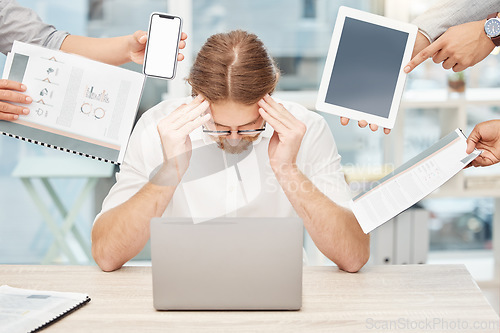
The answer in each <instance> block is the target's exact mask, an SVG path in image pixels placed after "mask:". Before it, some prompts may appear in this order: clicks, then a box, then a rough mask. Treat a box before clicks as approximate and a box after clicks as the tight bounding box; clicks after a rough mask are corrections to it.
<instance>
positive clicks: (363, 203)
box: [351, 129, 481, 233]
mask: <svg viewBox="0 0 500 333" xmlns="http://www.w3.org/2000/svg"><path fill="white" fill-rule="evenodd" d="M466 140H467V138H466V136H465V135H464V134H463V133H462V131H461V130H460V129H456V130H455V131H454V132H452V133H450V134H448V135H447V136H445V137H444V138H442V139H441V140H439V141H438V142H437V143H435V144H434V145H433V146H431V147H430V148H428V149H427V150H425V151H424V152H422V153H421V154H419V155H417V156H416V157H414V158H413V159H411V160H409V161H408V162H406V163H405V164H403V165H402V166H401V167H399V168H397V169H396V170H394V171H393V172H391V173H390V174H389V175H387V176H385V177H384V178H382V179H381V180H379V181H378V182H376V183H375V184H374V185H373V186H372V188H371V189H370V190H368V191H365V192H364V193H361V194H359V195H357V196H356V197H355V198H353V199H352V201H351V208H352V211H353V213H354V215H355V216H356V218H357V219H358V222H359V224H360V226H361V228H362V229H363V231H364V232H365V233H369V232H370V231H372V230H373V229H375V228H377V227H378V226H380V225H382V224H383V223H385V222H387V221H389V220H390V219H391V218H393V217H394V216H396V215H398V214H399V213H401V212H402V211H404V210H405V209H407V208H409V207H411V206H412V205H414V204H415V203H417V202H418V201H420V200H422V199H423V198H424V197H425V196H427V195H428V194H430V193H431V192H433V191H434V190H435V189H437V188H438V187H440V186H441V185H443V184H444V183H445V182H446V181H448V180H449V179H450V178H451V177H453V176H454V175H455V174H457V173H458V172H459V171H460V170H462V169H463V168H464V167H465V166H466V165H467V164H469V163H470V162H471V161H473V160H474V159H475V158H476V157H477V156H479V154H480V153H481V151H479V150H475V151H474V152H472V153H471V154H467V153H466V152H465V150H466V148H467V142H466Z"/></svg>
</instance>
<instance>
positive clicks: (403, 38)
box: [316, 7, 418, 133]
mask: <svg viewBox="0 0 500 333" xmlns="http://www.w3.org/2000/svg"><path fill="white" fill-rule="evenodd" d="M417 30H418V29H417V27H416V26H414V25H412V24H408V23H403V22H399V21H395V20H392V19H388V18H386V17H382V16H379V15H375V14H371V13H366V12H363V11H359V10H355V9H352V8H347V7H340V9H339V12H338V16H337V21H336V23H335V28H334V30H333V35H332V40H331V43H330V49H329V52H328V57H327V60H326V64H325V69H324V71H323V76H322V79H321V84H320V88H319V93H318V98H317V101H316V108H317V110H319V111H324V112H328V113H331V114H335V115H339V116H341V117H344V118H350V119H355V120H360V125H364V126H366V124H368V122H369V123H370V124H371V125H370V127H371V129H372V130H376V129H377V128H378V126H383V127H385V128H386V133H388V130H390V129H391V128H392V127H393V126H394V122H395V120H396V115H397V111H398V108H399V103H400V101H401V96H402V94H403V88H404V84H405V81H406V74H405V73H404V71H403V67H404V65H406V63H408V61H409V60H410V58H411V53H412V50H413V46H414V43H415V38H416V35H417ZM345 120H346V119H343V121H344V122H345ZM347 121H348V120H347ZM362 121H365V122H362Z"/></svg>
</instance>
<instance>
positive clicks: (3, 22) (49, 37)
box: [0, 0, 68, 54]
mask: <svg viewBox="0 0 500 333" xmlns="http://www.w3.org/2000/svg"><path fill="white" fill-rule="evenodd" d="M0 29H1V32H0V52H2V53H4V54H7V52H10V50H11V49H12V44H13V43H14V41H15V40H18V41H21V42H25V43H32V44H37V45H41V46H44V47H47V48H50V49H55V50H58V49H60V48H61V44H62V43H63V41H64V39H65V38H66V36H68V33H67V32H63V31H58V30H56V28H55V27H54V26H52V25H50V24H46V23H44V22H42V20H41V19H40V17H38V15H37V14H36V13H35V12H34V11H33V10H31V9H29V8H26V7H22V6H20V5H19V4H18V3H17V2H16V1H15V0H0Z"/></svg>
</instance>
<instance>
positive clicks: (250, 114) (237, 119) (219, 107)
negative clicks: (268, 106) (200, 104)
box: [205, 101, 264, 154]
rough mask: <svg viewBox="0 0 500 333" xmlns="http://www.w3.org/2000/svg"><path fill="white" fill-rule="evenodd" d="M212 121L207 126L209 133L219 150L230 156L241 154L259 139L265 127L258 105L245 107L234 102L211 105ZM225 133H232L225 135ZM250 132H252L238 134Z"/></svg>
mask: <svg viewBox="0 0 500 333" xmlns="http://www.w3.org/2000/svg"><path fill="white" fill-rule="evenodd" d="M210 110H211V112H212V119H211V120H210V121H209V122H208V123H207V124H206V125H205V128H206V129H207V130H209V131H217V132H218V133H212V134H211V133H208V134H209V135H210V136H211V137H212V138H213V139H214V141H215V142H216V143H217V145H218V146H219V148H221V149H223V150H224V151H226V152H228V153H230V154H239V153H241V152H243V151H245V150H246V149H248V147H249V146H250V145H251V144H252V142H253V141H255V140H256V139H257V137H258V136H259V135H260V133H261V132H259V131H255V132H254V131H253V130H260V129H262V128H263V126H264V119H262V117H261V116H260V114H259V106H258V105H257V104H252V105H245V104H239V103H235V102H233V101H225V102H217V103H212V104H210ZM224 131H230V133H225V132H224ZM238 131H250V132H238Z"/></svg>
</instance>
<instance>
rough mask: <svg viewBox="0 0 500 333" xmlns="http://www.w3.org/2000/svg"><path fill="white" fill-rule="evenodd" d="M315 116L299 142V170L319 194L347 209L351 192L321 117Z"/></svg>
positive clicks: (330, 134)
mask: <svg viewBox="0 0 500 333" xmlns="http://www.w3.org/2000/svg"><path fill="white" fill-rule="evenodd" d="M315 116H316V117H315V118H316V119H314V121H313V122H312V123H310V124H308V129H307V133H306V135H305V136H304V139H303V141H302V145H301V147H302V148H301V154H302V156H301V158H300V160H301V164H302V168H301V170H302V172H303V173H304V174H305V175H306V176H307V177H308V178H309V180H311V182H312V183H313V184H314V185H315V186H316V187H317V188H318V189H319V190H320V191H321V192H322V193H323V194H325V195H326V196H327V197H328V198H330V199H331V200H332V201H333V202H335V203H336V204H338V205H340V206H343V207H346V208H348V207H349V201H350V200H351V198H352V194H351V190H350V188H349V186H348V185H347V183H346V180H345V176H344V172H343V171H342V166H341V164H340V160H341V157H340V155H339V153H338V150H337V145H336V144H335V140H334V138H333V135H332V132H331V131H330V128H329V127H328V124H327V123H326V121H325V120H324V119H323V117H321V116H319V115H315Z"/></svg>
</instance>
